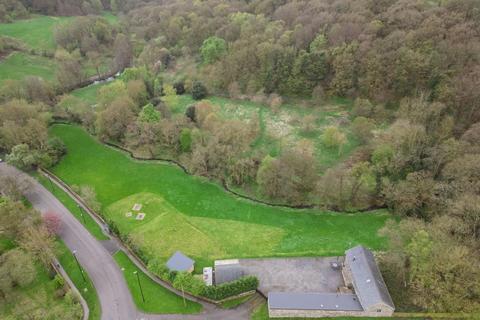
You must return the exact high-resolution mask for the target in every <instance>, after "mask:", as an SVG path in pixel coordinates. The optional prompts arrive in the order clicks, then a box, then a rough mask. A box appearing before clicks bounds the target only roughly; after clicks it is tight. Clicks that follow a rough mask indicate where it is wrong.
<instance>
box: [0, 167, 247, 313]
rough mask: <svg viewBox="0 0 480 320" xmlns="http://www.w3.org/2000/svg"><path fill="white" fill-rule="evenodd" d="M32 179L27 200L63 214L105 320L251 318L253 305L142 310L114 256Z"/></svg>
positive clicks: (66, 236)
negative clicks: (178, 311)
mask: <svg viewBox="0 0 480 320" xmlns="http://www.w3.org/2000/svg"><path fill="white" fill-rule="evenodd" d="M0 175H1V176H13V177H16V178H17V179H24V178H30V177H29V176H28V175H27V174H25V173H23V172H21V171H19V170H18V169H16V168H14V167H12V166H9V165H7V164H5V163H0ZM31 180H32V183H31V187H30V188H29V190H28V191H27V192H26V194H25V196H26V198H27V199H28V200H29V201H30V202H31V203H32V205H33V207H34V208H35V209H37V210H38V211H40V212H41V213H45V212H47V211H53V212H56V213H57V214H58V215H60V217H61V219H62V222H63V228H62V232H61V234H60V237H61V238H62V240H63V241H64V242H65V244H66V245H67V247H68V248H69V249H70V250H71V251H72V252H73V251H76V256H77V258H78V260H79V262H80V264H81V265H82V267H83V269H84V270H85V271H86V272H87V273H88V275H89V277H90V278H91V280H92V282H93V284H94V286H95V289H96V290H97V294H98V297H99V299H100V305H101V309H102V317H101V318H102V320H166V319H172V320H173V319H175V320H176V319H178V320H181V319H185V320H188V319H192V320H193V319H195V320H242V319H249V318H250V313H251V311H252V309H253V307H254V304H253V303H245V304H243V305H241V306H239V307H237V308H235V309H228V310H224V309H221V308H218V307H216V306H213V305H211V304H207V303H202V305H203V309H204V310H203V312H202V313H201V314H197V315H160V314H158V315H157V314H144V313H142V312H140V311H138V310H137V308H136V306H135V304H134V302H133V298H132V296H131V294H130V291H129V289H128V286H127V284H126V282H125V279H124V276H123V274H122V271H121V270H120V268H119V267H118V265H117V263H116V262H115V260H114V259H113V257H112V256H111V254H110V253H109V252H108V251H107V250H106V249H105V248H104V246H102V244H101V243H100V242H99V241H98V240H97V239H95V238H94V237H93V236H92V235H91V234H90V233H89V232H88V230H87V229H85V228H84V226H83V225H82V224H81V223H80V222H79V221H78V220H77V219H76V218H75V217H74V216H73V215H72V214H71V213H70V212H69V211H68V209H67V208H65V207H64V206H63V204H62V203H61V202H60V201H58V200H57V199H56V198H55V197H54V196H53V195H52V194H51V193H50V192H49V191H48V190H47V189H46V188H44V187H43V186H42V185H41V184H40V183H39V182H37V181H36V180H35V179H31ZM79 289H81V288H79Z"/></svg>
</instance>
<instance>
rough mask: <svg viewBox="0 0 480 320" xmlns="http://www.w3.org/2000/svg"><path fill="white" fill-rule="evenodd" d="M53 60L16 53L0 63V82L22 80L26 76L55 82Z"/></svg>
mask: <svg viewBox="0 0 480 320" xmlns="http://www.w3.org/2000/svg"><path fill="white" fill-rule="evenodd" d="M55 69H56V68H55V64H54V62H53V60H51V59H49V58H45V57H40V56H32V55H29V54H25V53H21V52H16V53H12V54H11V55H9V56H8V57H7V58H6V59H5V60H3V61H0V82H2V81H3V80H6V79H12V80H22V79H23V78H24V77H26V76H38V77H42V78H44V79H45V80H47V81H54V80H55Z"/></svg>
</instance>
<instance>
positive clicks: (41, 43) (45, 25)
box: [0, 15, 71, 50]
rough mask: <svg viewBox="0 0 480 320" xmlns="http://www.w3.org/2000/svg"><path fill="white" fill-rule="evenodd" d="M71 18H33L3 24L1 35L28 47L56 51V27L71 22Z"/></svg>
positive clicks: (0, 27)
mask: <svg viewBox="0 0 480 320" xmlns="http://www.w3.org/2000/svg"><path fill="white" fill-rule="evenodd" d="M70 19H71V18H70V17H51V16H40V15H38V16H33V17H32V18H30V19H24V20H17V21H15V22H13V23H1V24H0V35H2V36H8V37H12V38H15V39H18V40H21V41H22V42H24V43H25V44H26V45H27V46H28V47H30V48H35V49H40V50H53V49H55V42H54V39H53V32H54V27H55V25H56V24H58V23H62V22H65V21H68V20H70Z"/></svg>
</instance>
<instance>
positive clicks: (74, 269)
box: [57, 241, 101, 320]
mask: <svg viewBox="0 0 480 320" xmlns="http://www.w3.org/2000/svg"><path fill="white" fill-rule="evenodd" d="M57 243H58V246H57V257H58V260H59V261H60V263H61V264H62V267H63V269H64V270H65V271H66V272H67V274H68V276H69V277H70V279H71V280H72V281H73V283H74V284H75V287H77V289H78V290H79V291H80V293H81V294H82V296H83V298H84V299H85V301H86V302H87V304H88V309H89V310H90V314H89V317H88V319H89V320H100V316H101V307H100V301H99V300H98V296H97V291H96V290H95V287H94V286H93V284H92V281H91V280H90V278H89V277H88V274H87V273H86V272H84V276H85V279H86V282H85V281H84V280H83V277H82V274H81V273H80V269H78V265H77V263H76V261H75V258H74V257H73V255H72V253H71V252H70V250H68V248H67V247H66V246H65V244H64V243H63V242H62V241H57Z"/></svg>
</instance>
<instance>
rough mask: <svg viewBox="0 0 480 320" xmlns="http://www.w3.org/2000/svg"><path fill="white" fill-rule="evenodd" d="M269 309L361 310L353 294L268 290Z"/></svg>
mask: <svg viewBox="0 0 480 320" xmlns="http://www.w3.org/2000/svg"><path fill="white" fill-rule="evenodd" d="M268 307H269V308H270V309H287V310H328V311H362V310H363V308H362V306H361V304H360V302H359V301H358V298H357V296H356V295H355V294H345V293H342V294H337V293H295V292H270V293H269V294H268Z"/></svg>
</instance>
